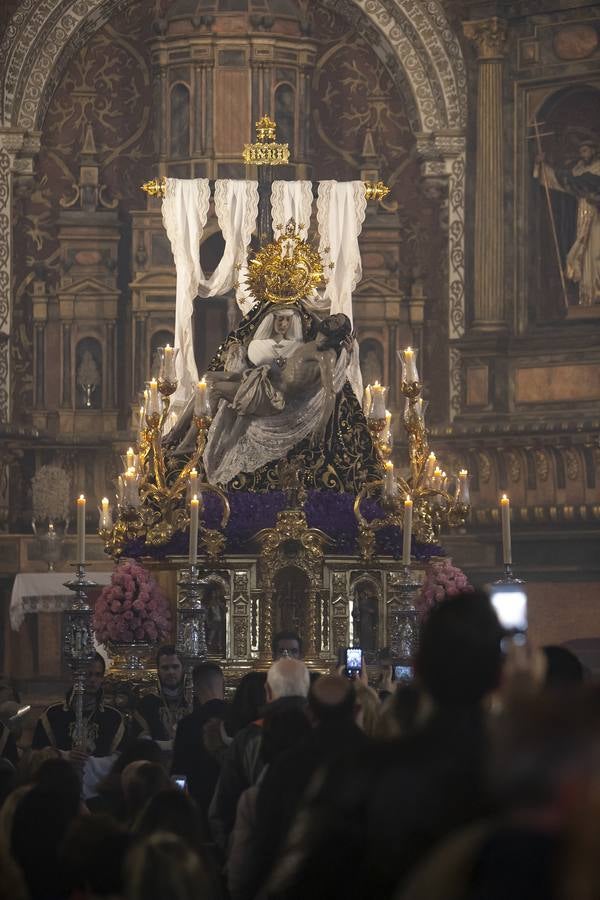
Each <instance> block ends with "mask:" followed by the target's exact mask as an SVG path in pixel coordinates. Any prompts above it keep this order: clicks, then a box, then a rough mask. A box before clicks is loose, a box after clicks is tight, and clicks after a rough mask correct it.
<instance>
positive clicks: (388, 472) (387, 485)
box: [383, 460, 396, 498]
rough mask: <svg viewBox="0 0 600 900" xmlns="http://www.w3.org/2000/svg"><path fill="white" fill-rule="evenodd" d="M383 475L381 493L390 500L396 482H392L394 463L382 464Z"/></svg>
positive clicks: (394, 490) (393, 493)
mask: <svg viewBox="0 0 600 900" xmlns="http://www.w3.org/2000/svg"><path fill="white" fill-rule="evenodd" d="M383 467H384V469H385V474H384V476H383V493H384V496H385V497H388V498H391V497H393V496H394V495H395V493H396V482H395V481H394V463H393V462H390V461H389V460H388V461H387V462H385V463H384V464H383Z"/></svg>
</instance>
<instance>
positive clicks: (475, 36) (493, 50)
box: [463, 16, 508, 62]
mask: <svg viewBox="0 0 600 900" xmlns="http://www.w3.org/2000/svg"><path fill="white" fill-rule="evenodd" d="M463 31H464V34H465V37H466V38H468V39H469V40H470V41H473V43H474V44H475V47H476V48H477V59H478V60H479V61H480V62H490V61H493V60H502V59H504V56H505V55H506V42H507V37H508V25H507V23H506V20H505V19H499V18H498V16H492V18H491V19H477V20H476V21H472V22H464V23H463Z"/></svg>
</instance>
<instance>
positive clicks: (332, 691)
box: [308, 675, 356, 726]
mask: <svg viewBox="0 0 600 900" xmlns="http://www.w3.org/2000/svg"><path fill="white" fill-rule="evenodd" d="M355 706H356V692H355V690H354V682H353V681H351V680H350V679H349V678H342V676H341V675H323V676H322V677H321V678H319V679H318V680H317V681H315V683H314V684H313V685H311V689H310V694H309V695H308V708H309V710H310V713H311V716H312V719H313V721H314V723H315V724H316V725H335V726H338V725H348V724H350V723H351V722H353V721H354V714H355Z"/></svg>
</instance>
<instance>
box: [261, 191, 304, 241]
mask: <svg viewBox="0 0 600 900" xmlns="http://www.w3.org/2000/svg"><path fill="white" fill-rule="evenodd" d="M312 203H313V192H312V182H311V181H274V182H273V184H272V186H271V220H272V222H273V234H274V235H275V240H277V239H278V238H279V237H280V236H281V233H282V231H283V230H284V229H285V227H286V225H287V224H288V222H289V221H290V219H293V220H294V222H295V223H296V231H297V232H298V233H299V234H300V236H301V237H302V238H303V239H304V240H306V237H307V235H308V229H309V227H310V219H311V216H312Z"/></svg>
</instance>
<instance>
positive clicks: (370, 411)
mask: <svg viewBox="0 0 600 900" xmlns="http://www.w3.org/2000/svg"><path fill="white" fill-rule="evenodd" d="M398 355H399V356H400V359H401V361H402V384H401V391H402V395H403V397H404V398H405V411H404V417H403V425H404V428H405V430H406V433H407V436H408V461H409V465H408V472H407V473H406V477H404V476H401V475H398V474H397V473H395V472H394V465H393V463H392V462H391V459H390V457H391V455H392V423H391V414H390V413H389V411H388V410H386V408H385V395H386V392H387V388H386V387H385V386H384V385H380V384H379V383H378V382H375V384H372V385H371V384H370V385H368V386H367V388H366V389H365V397H364V400H363V409H364V412H365V415H366V418H367V424H368V427H369V431H370V433H371V436H372V438H373V442H374V444H375V448H376V451H377V453H378V455H379V458H380V460H381V463H382V466H383V469H384V477H383V479H381V480H379V481H374V482H369V483H367V484H365V486H364V487H363V489H362V490H361V492H360V493H359V494H358V496H357V498H356V501H355V504H354V512H355V516H356V518H357V521H358V526H359V545H360V548H361V553H362V555H363V557H364V558H367V559H369V558H372V556H373V555H374V552H375V535H376V532H377V531H378V530H379V529H381V528H384V527H386V526H388V525H399V526H401V527H403V528H405V527H406V524H407V517H406V507H407V506H408V505H409V504H410V524H411V528H412V530H413V531H414V534H415V537H416V539H417V540H418V541H420V542H422V543H426V544H431V543H435V542H436V541H437V539H438V536H439V534H440V532H441V531H442V530H443V529H447V528H456V527H460V526H461V525H464V523H465V521H466V518H467V516H468V515H469V512H470V509H471V507H470V497H469V474H468V472H467V470H466V469H461V470H460V471H459V472H458V473H457V474H456V475H454V476H447V475H446V472H444V471H442V469H441V468H440V467H439V466H438V461H437V458H436V455H435V453H433V452H432V451H430V448H429V441H428V430H427V427H426V425H425V409H426V406H427V404H426V402H425V401H424V400H423V398H422V396H421V394H422V390H423V385H422V383H421V381H420V378H419V373H418V371H417V365H416V357H417V351H416V350H413V349H412V348H411V347H407V349H406V350H403V351H401V352H399V354H398ZM370 496H372V497H377V498H378V500H379V503H380V505H381V506H382V508H383V510H384V512H385V514H386V515H385V516H384V518H382V519H377V520H374V521H371V522H367V521H366V520H365V518H364V517H363V515H362V512H361V504H362V501H363V500H364V499H366V498H367V497H370ZM405 555H406V554H405Z"/></svg>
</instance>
